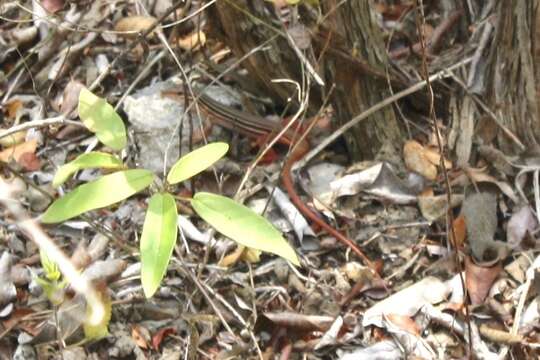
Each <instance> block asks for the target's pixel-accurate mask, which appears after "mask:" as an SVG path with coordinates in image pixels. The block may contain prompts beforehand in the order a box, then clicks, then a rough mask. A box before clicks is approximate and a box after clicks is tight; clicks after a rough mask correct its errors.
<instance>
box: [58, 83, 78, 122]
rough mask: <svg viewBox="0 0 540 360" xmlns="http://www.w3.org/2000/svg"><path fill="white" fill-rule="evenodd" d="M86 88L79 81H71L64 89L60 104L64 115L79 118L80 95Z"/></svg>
mask: <svg viewBox="0 0 540 360" xmlns="http://www.w3.org/2000/svg"><path fill="white" fill-rule="evenodd" d="M83 88H84V84H83V83H81V82H80V81H77V80H70V82H69V83H68V84H67V85H66V87H65V88H64V92H63V94H62V100H61V102H60V104H59V108H60V111H61V112H62V114H64V115H65V116H67V117H69V118H73V117H75V116H77V111H76V110H77V106H78V104H79V95H80V93H81V90H82V89H83Z"/></svg>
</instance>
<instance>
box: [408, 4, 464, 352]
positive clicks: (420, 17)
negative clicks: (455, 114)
mask: <svg viewBox="0 0 540 360" xmlns="http://www.w3.org/2000/svg"><path fill="white" fill-rule="evenodd" d="M415 7H416V16H415V18H416V29H417V31H418V34H419V38H420V39H419V40H420V48H421V53H422V75H423V77H424V78H425V79H426V90H427V93H428V96H429V116H430V118H431V120H432V122H433V128H434V131H435V135H436V136H435V137H436V139H437V146H438V149H439V153H440V154H441V157H440V159H439V160H440V162H439V166H440V168H441V170H442V173H443V176H444V185H445V188H446V201H447V203H448V207H447V209H446V233H447V234H448V235H451V236H452V238H453V239H456V230H455V228H454V219H453V214H452V210H451V204H452V189H451V186H450V179H449V177H448V171H447V170H446V167H445V164H444V156H443V154H444V145H443V141H442V135H441V133H440V130H439V126H438V125H437V115H436V114H435V95H434V93H433V88H432V87H431V81H430V79H429V77H428V75H429V72H428V67H427V51H426V42H425V41H426V37H425V33H424V31H425V28H426V18H425V16H424V2H423V0H416V3H415ZM448 230H450V231H448ZM455 262H456V265H457V267H458V271H459V279H460V281H461V287H462V289H463V294H464V299H463V305H464V307H465V320H466V321H467V325H468V335H469V355H470V354H472V353H473V344H472V343H473V333H472V326H471V325H472V323H471V317H470V313H469V307H468V306H467V300H466V294H467V287H466V286H465V279H464V277H463V269H462V265H461V262H460V259H459V252H458V249H457V246H456V251H455Z"/></svg>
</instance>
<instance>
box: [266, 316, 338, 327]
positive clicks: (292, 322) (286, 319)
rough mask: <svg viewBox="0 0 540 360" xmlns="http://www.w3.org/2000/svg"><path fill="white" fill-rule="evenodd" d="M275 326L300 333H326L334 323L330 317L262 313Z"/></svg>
mask: <svg viewBox="0 0 540 360" xmlns="http://www.w3.org/2000/svg"><path fill="white" fill-rule="evenodd" d="M263 316H264V317H266V318H267V319H268V320H270V321H271V322H272V323H274V324H275V325H277V326H280V327H285V328H289V329H296V330H300V331H326V330H328V329H329V328H330V326H331V325H332V323H333V322H334V318H333V317H331V316H319V315H303V314H298V313H293V312H280V313H264V314H263Z"/></svg>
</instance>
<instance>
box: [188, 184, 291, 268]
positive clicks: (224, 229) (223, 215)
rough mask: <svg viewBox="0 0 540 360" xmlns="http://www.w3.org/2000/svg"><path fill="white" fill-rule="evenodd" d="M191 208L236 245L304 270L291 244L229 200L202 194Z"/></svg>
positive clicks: (271, 227) (258, 217) (243, 207)
mask: <svg viewBox="0 0 540 360" xmlns="http://www.w3.org/2000/svg"><path fill="white" fill-rule="evenodd" d="M191 206H193V209H195V211H196V212H197V214H199V216H200V217H201V218H203V219H204V220H205V221H206V222H208V223H209V224H210V225H212V226H213V227H215V228H216V230H217V231H219V232H220V233H222V234H223V235H225V236H227V237H229V238H231V239H233V240H234V241H236V242H238V243H240V244H242V245H245V246H248V247H251V248H255V249H258V250H262V251H267V252H271V253H273V254H276V255H279V256H281V257H283V258H285V259H287V260H289V261H290V262H292V263H293V264H295V265H297V266H300V262H299V261H298V256H296V253H295V252H294V250H293V248H292V247H291V246H290V245H289V243H288V242H287V240H285V239H284V238H283V236H281V233H280V232H279V231H278V230H276V228H274V227H273V226H272V224H270V222H268V220H266V219H265V218H264V217H262V216H260V215H258V214H256V213H254V212H253V211H251V209H249V208H247V207H245V206H244V205H241V204H239V203H237V202H235V201H234V200H231V199H229V198H227V197H224V196H220V195H216V194H210V193H205V192H199V193H197V194H195V196H194V197H193V199H192V200H191Z"/></svg>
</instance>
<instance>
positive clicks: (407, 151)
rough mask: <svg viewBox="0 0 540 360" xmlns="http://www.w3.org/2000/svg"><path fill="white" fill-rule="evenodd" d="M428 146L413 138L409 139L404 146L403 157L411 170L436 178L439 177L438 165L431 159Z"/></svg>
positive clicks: (431, 178) (428, 177) (432, 178)
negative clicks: (427, 149)
mask: <svg viewBox="0 0 540 360" xmlns="http://www.w3.org/2000/svg"><path fill="white" fill-rule="evenodd" d="M431 156H432V155H428V152H427V151H426V148H424V147H423V146H422V145H421V144H420V143H418V142H416V141H414V140H411V141H407V142H406V143H405V145H404V147H403V158H404V160H405V165H406V166H407V168H408V169H409V170H411V171H415V172H417V173H419V174H420V175H422V176H424V177H425V178H426V179H429V180H435V179H436V178H437V166H436V165H434V164H433V161H432V160H431V159H430V157H431Z"/></svg>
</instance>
